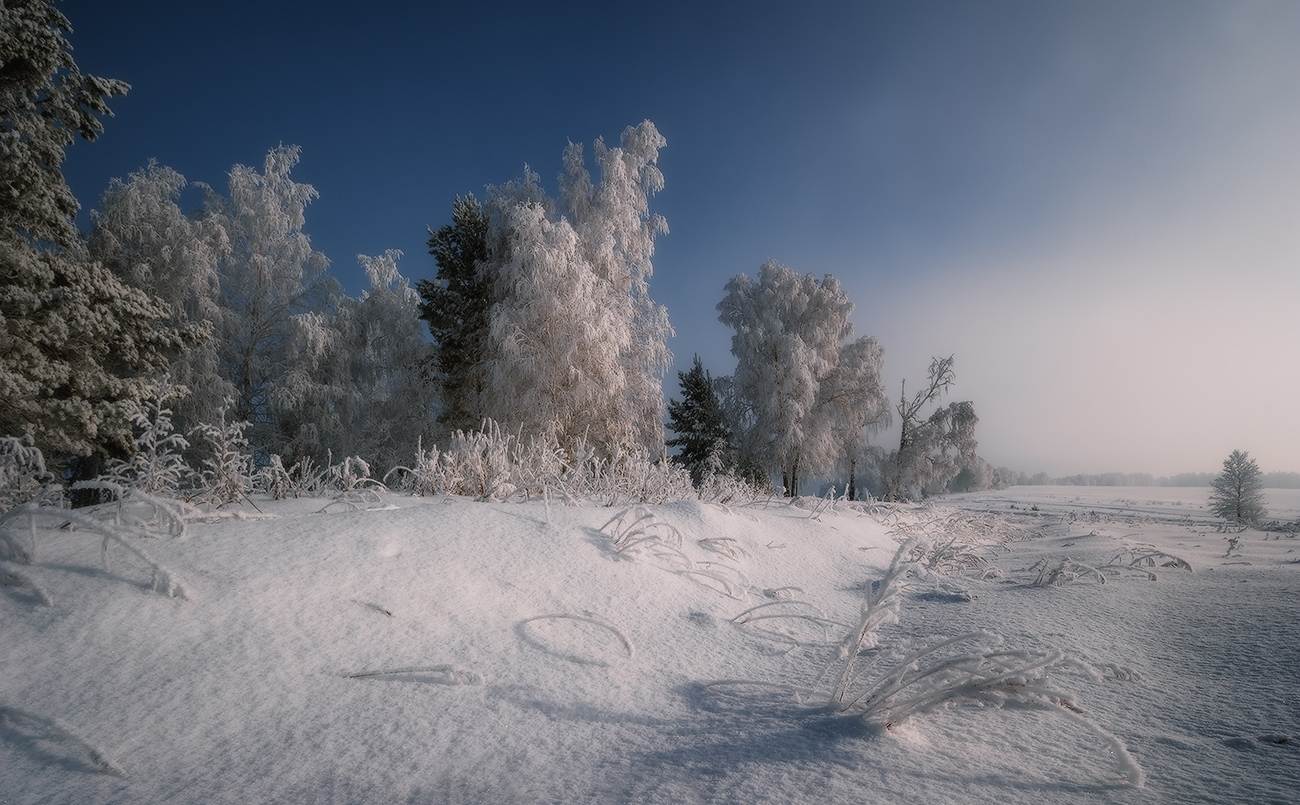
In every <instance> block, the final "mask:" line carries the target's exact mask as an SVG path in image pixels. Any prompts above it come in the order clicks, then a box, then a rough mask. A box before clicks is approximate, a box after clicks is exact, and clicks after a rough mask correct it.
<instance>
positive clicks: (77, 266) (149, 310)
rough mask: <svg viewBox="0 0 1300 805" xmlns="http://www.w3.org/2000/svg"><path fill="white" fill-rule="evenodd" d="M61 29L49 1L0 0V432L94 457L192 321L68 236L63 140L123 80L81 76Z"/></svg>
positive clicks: (104, 450) (123, 442)
mask: <svg viewBox="0 0 1300 805" xmlns="http://www.w3.org/2000/svg"><path fill="white" fill-rule="evenodd" d="M70 31H71V26H70V25H69V23H68V20H67V18H66V17H64V16H63V15H62V14H61V13H60V12H59V11H58V10H56V9H55V8H54V6H53V4H52V3H49V2H42V0H5V2H4V4H3V5H0V197H2V198H3V199H4V202H3V203H2V204H0V433H7V434H28V435H30V436H32V437H33V438H34V439H35V442H36V445H37V446H38V447H39V448H41V449H43V450H45V451H47V453H49V454H51V455H52V456H64V457H68V456H89V455H91V454H92V453H94V454H96V455H97V456H98V459H96V461H95V462H93V463H98V462H99V461H101V460H102V459H103V458H104V457H105V456H106V455H112V454H114V453H117V454H120V453H123V452H126V451H128V450H129V448H130V445H131V425H130V422H129V420H128V412H129V411H130V410H132V408H133V406H134V404H135V402H137V401H139V400H141V399H143V398H144V396H145V395H146V394H147V390H148V388H149V387H150V385H151V382H152V378H153V377H155V376H156V375H157V374H159V373H161V372H162V371H164V370H165V369H166V368H167V366H168V363H169V362H170V359H171V357H172V356H174V355H176V354H179V352H180V351H182V350H184V349H185V348H186V347H187V346H189V345H190V344H191V343H192V342H193V335H194V333H193V332H192V331H191V330H190V329H189V328H188V327H181V328H176V327H169V326H168V323H169V320H170V318H171V316H170V311H169V308H168V306H167V305H166V303H164V302H163V301H162V300H160V299H158V298H157V297H156V296H153V295H152V294H149V293H147V292H145V291H142V290H140V289H136V288H130V287H127V286H126V285H124V284H123V283H122V282H121V281H120V280H119V279H118V278H117V277H116V276H115V275H114V274H113V273H112V272H111V271H109V270H107V269H106V268H105V267H104V266H103V265H101V264H99V263H96V262H93V261H91V260H90V259H88V258H87V256H86V254H85V251H84V249H83V248H82V245H81V244H80V242H79V240H78V235H77V230H76V226H75V223H74V220H73V216H75V214H76V212H77V208H78V205H77V200H76V199H75V198H74V197H73V195H72V192H71V190H69V188H68V186H67V183H66V182H65V181H64V179H63V173H62V164H63V158H64V150H65V149H66V148H67V147H68V146H69V145H71V144H72V143H73V141H74V140H75V139H76V138H77V137H80V138H82V139H85V140H94V139H95V138H96V137H97V136H98V135H99V133H100V131H101V130H102V124H101V122H100V117H101V116H103V115H107V114H110V112H109V109H108V105H107V101H108V99H109V98H111V97H113V96H115V95H121V94H123V93H125V92H126V90H127V88H128V87H127V85H126V84H124V83H122V82H121V81H113V80H109V79H103V78H97V77H95V76H88V75H83V74H82V73H81V71H80V70H79V69H78V67H77V65H76V63H75V62H74V61H73V59H72V47H71V45H70V44H69V43H68V40H67V34H68V33H69V32H70Z"/></svg>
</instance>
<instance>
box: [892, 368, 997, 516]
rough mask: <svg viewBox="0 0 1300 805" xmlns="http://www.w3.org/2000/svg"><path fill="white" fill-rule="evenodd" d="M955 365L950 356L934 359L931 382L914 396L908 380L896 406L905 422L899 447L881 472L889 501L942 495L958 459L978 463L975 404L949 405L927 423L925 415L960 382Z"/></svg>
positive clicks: (956, 467) (956, 403) (932, 415)
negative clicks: (936, 493)
mask: <svg viewBox="0 0 1300 805" xmlns="http://www.w3.org/2000/svg"><path fill="white" fill-rule="evenodd" d="M952 367H953V356H951V355H949V356H948V357H947V358H935V359H934V360H932V361H931V362H930V370H929V382H928V383H927V385H926V387H925V388H924V389H922V390H921V391H918V392H917V393H916V394H915V395H913V396H912V397H910V398H909V397H908V396H907V382H906V381H904V383H903V389H902V393H901V394H900V396H899V401H898V405H897V407H896V408H895V410H896V411H897V412H898V417H899V420H900V421H901V423H902V429H901V431H900V435H899V441H898V449H897V450H895V451H893V452H891V453H890V454H889V455H888V456H886V457H885V459H884V461H883V462H882V467H881V473H880V474H881V486H882V489H881V497H883V498H884V499H885V500H890V501H894V500H915V499H917V498H919V497H921V496H922V495H923V494H928V493H930V492H935V491H942V489H943V488H944V486H945V485H946V484H947V483H948V481H949V480H950V479H951V478H952V477H953V476H955V475H957V473H958V472H959V471H960V469H959V466H958V462H957V456H961V457H962V458H963V459H965V460H966V461H968V462H970V461H974V459H975V448H976V447H977V446H978V444H977V442H976V441H975V425H976V424H977V423H978V422H979V417H977V416H976V415H975V407H974V406H973V405H972V404H971V403H970V402H965V401H963V402H954V403H950V404H949V405H947V406H945V407H942V408H936V409H935V410H934V411H933V412H932V413H931V414H930V416H929V417H928V418H926V419H922V415H923V414H922V412H923V411H924V410H925V409H926V408H928V407H929V406H931V405H934V404H937V403H938V402H939V400H940V399H941V398H942V397H943V395H944V394H945V393H946V392H947V391H948V389H949V388H950V387H951V386H952V384H953V383H954V382H955V381H956V374H955V373H954V371H953V368H952Z"/></svg>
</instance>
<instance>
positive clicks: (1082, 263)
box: [61, 0, 1300, 475]
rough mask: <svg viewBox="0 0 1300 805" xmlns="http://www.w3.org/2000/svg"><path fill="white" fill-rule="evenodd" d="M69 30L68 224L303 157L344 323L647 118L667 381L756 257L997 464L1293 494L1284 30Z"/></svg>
mask: <svg viewBox="0 0 1300 805" xmlns="http://www.w3.org/2000/svg"><path fill="white" fill-rule="evenodd" d="M61 8H62V10H63V11H64V13H65V14H67V15H68V17H69V18H70V20H71V21H72V24H73V28H74V29H75V34H74V35H73V37H72V41H73V44H74V46H75V57H76V59H77V62H78V64H79V65H80V67H81V68H82V69H83V71H85V72H88V73H91V74H96V75H103V76H107V77H112V78H120V79H123V80H125V81H128V82H129V83H131V84H132V85H133V89H132V91H131V93H130V94H129V95H128V96H127V97H125V98H122V99H118V100H117V101H116V102H115V103H114V104H113V108H114V110H115V112H116V117H115V118H114V119H111V120H109V121H107V124H106V131H105V134H104V136H103V137H102V138H101V139H100V140H99V141H98V142H96V143H93V144H85V143H80V144H78V145H76V146H75V147H74V148H73V149H72V150H71V152H70V156H69V159H68V162H67V164H66V173H67V176H68V179H69V183H70V184H71V185H72V187H73V190H74V191H75V192H76V194H77V196H78V198H80V199H81V201H82V204H83V206H84V207H85V208H87V209H89V208H91V207H93V206H95V205H96V200H97V198H98V195H99V193H100V192H102V191H103V189H104V188H105V187H106V186H107V184H108V182H109V180H110V179H111V178H113V177H122V178H125V176H126V175H127V174H128V173H130V172H132V171H135V170H138V169H139V168H140V167H142V166H143V165H144V164H145V163H146V162H147V160H148V159H149V158H151V157H153V158H157V159H158V161H159V162H161V163H162V164H164V165H168V166H170V167H172V168H175V169H176V170H178V171H180V172H181V173H182V174H184V175H185V176H186V177H187V178H189V179H190V180H191V181H203V182H207V183H210V184H212V185H214V186H216V187H218V188H223V189H224V183H225V173H226V171H227V170H229V168H230V166H231V165H232V164H235V163H243V164H249V165H257V166H260V165H261V160H262V157H263V156H264V155H265V153H266V151H267V150H268V149H270V148H272V147H274V146H275V145H277V144H279V143H282V142H283V143H297V144H298V145H301V146H302V148H303V154H302V161H301V163H300V164H299V166H298V168H297V169H296V170H295V174H294V175H295V178H297V179H298V180H299V181H304V182H308V183H310V184H312V185H314V186H315V187H316V189H317V191H319V193H320V199H319V200H318V201H316V202H315V203H314V204H313V205H312V206H311V207H310V208H309V209H308V213H307V226H306V229H307V232H308V234H309V235H310V236H311V238H312V242H313V244H314V245H315V247H316V248H317V249H319V250H321V251H323V252H324V253H325V254H326V255H327V256H329V258H330V259H331V260H332V263H333V271H334V273H335V274H336V275H337V276H339V277H340V279H342V280H343V281H344V283H345V284H346V285H348V287H349V288H351V289H353V290H354V291H355V290H357V289H359V288H360V286H361V283H362V273H361V272H360V270H359V269H358V268H357V267H356V265H357V264H356V259H355V255H356V254H357V253H365V254H378V253H380V252H382V251H383V250H384V249H389V248H398V249H401V250H402V251H403V252H405V257H404V259H403V260H402V261H401V263H400V264H399V265H400V268H401V269H402V271H403V273H405V274H406V275H408V276H411V277H415V278H418V277H431V276H432V275H433V273H434V265H433V262H432V258H430V257H429V256H428V254H427V253H426V247H425V240H426V238H427V235H426V233H425V227H426V226H432V227H433V228H435V229H436V228H437V227H439V226H441V225H443V224H444V223H447V222H448V221H449V219H450V210H451V201H452V199H453V197H454V196H456V195H457V194H465V193H469V192H473V193H475V194H477V195H479V196H480V197H481V196H482V193H483V188H484V186H485V185H488V184H500V183H502V182H505V181H508V180H510V179H512V178H515V177H517V176H519V175H520V174H521V173H522V171H523V166H524V164H525V163H527V164H528V165H530V166H531V167H532V168H533V169H534V170H536V171H537V172H538V173H540V174H541V175H542V177H543V179H544V180H545V181H546V182H547V183H548V186H549V187H550V189H551V190H552V192H554V191H555V182H554V177H555V175H556V174H557V173H558V171H559V170H560V155H561V152H562V151H563V149H564V147H565V144H566V143H567V142H568V141H570V140H572V141H574V142H581V143H584V144H587V145H588V146H589V145H590V143H591V142H592V140H594V139H595V138H596V137H597V136H603V137H604V138H605V139H606V141H607V142H611V143H616V142H617V140H618V136H619V134H620V132H621V131H622V130H623V128H624V127H625V126H628V125H632V124H636V123H638V122H640V121H641V120H644V119H647V118H648V119H650V120H653V121H654V122H655V124H656V126H657V127H658V128H659V130H660V132H661V133H662V134H663V135H664V136H665V137H666V138H667V140H668V146H667V148H666V149H665V150H664V151H662V152H661V155H660V161H659V164H660V167H661V169H662V170H663V172H664V175H665V180H666V187H665V189H664V191H663V192H662V193H661V194H659V195H658V196H657V197H656V198H655V199H654V200H653V202H652V207H653V209H654V210H656V211H657V212H659V213H661V214H663V215H664V216H665V217H666V218H667V219H668V223H669V227H670V228H671V233H670V234H669V235H667V236H664V237H662V238H660V240H659V241H658V250H657V252H656V255H655V261H654V263H655V274H654V278H653V283H652V293H653V295H654V296H655V298H656V299H657V300H658V301H660V302H662V303H663V304H665V305H667V307H668V310H669V315H670V317H671V319H672V322H673V325H674V326H675V327H676V329H677V337H676V338H675V339H673V341H672V342H671V343H670V346H671V348H672V349H673V351H674V353H675V354H676V356H677V364H678V367H679V368H682V367H686V366H689V363H690V360H691V356H692V354H694V353H699V355H700V356H701V358H702V359H703V361H704V363H705V366H706V368H708V369H710V370H711V371H712V372H713V373H714V374H726V373H729V372H730V371H731V370H732V368H733V367H734V360H733V359H732V358H731V355H730V352H729V349H730V341H729V331H728V330H727V329H725V328H724V327H723V326H722V325H721V324H720V323H718V321H717V314H716V311H715V310H714V306H715V305H716V304H717V302H718V301H719V300H720V299H721V297H722V287H723V285H724V283H725V282H726V280H727V279H728V278H729V277H731V276H733V275H735V274H738V273H741V272H748V273H751V274H753V273H756V272H757V270H758V267H759V265H760V264H761V263H762V262H763V261H764V260H767V259H769V258H770V259H775V260H778V261H780V262H782V263H785V264H787V265H789V266H792V267H793V268H795V269H797V270H798V271H800V272H803V273H813V274H817V275H819V276H820V275H821V274H824V273H832V274H834V275H835V276H837V277H839V278H840V280H841V281H842V282H843V284H844V285H845V287H846V288H847V289H848V291H849V293H850V295H851V297H852V299H853V300H854V302H855V303H856V304H857V310H856V312H855V314H854V322H855V324H856V327H857V333H858V334H868V335H874V336H875V337H876V338H877V339H878V340H879V341H880V342H881V344H882V345H883V346H884V348H885V363H886V367H885V368H886V379H887V382H888V384H889V391H890V395H891V396H892V397H897V395H898V390H899V384H900V383H901V381H902V380H903V378H905V377H906V378H908V379H909V384H910V385H912V386H915V385H916V384H918V383H919V382H921V380H923V379H924V375H925V369H926V367H927V365H928V363H929V359H930V356H932V355H947V354H949V353H955V354H956V356H957V362H956V368H957V379H958V383H957V386H956V390H955V391H956V394H955V396H956V398H959V399H971V400H973V401H974V403H975V407H976V411H977V413H978V414H979V416H980V425H979V428H978V434H977V435H978V436H979V440H980V453H981V454H982V455H983V456H984V457H985V458H986V459H988V460H989V461H991V462H993V463H994V464H998V465H1007V466H1011V467H1013V468H1016V469H1021V470H1025V471H1027V472H1035V471H1037V470H1046V471H1047V472H1049V473H1051V474H1054V475H1055V474H1064V473H1075V472H1103V471H1113V470H1118V471H1127V472H1139V471H1141V472H1152V473H1156V474H1172V473H1177V472H1183V471H1211V470H1217V469H1218V468H1219V467H1220V464H1221V462H1222V460H1223V458H1225V457H1226V456H1227V454H1228V453H1229V452H1230V451H1231V450H1233V449H1243V450H1248V451H1250V453H1251V455H1252V456H1254V457H1255V458H1257V459H1258V461H1259V464H1260V466H1261V468H1262V469H1264V470H1266V471H1267V470H1292V471H1295V470H1300V3H1295V2H1290V0H1284V1H1283V2H1251V1H1250V0H1232V1H1231V2H1227V1H1225V2H1212V3H1198V2H1190V1H1189V0H1174V1H1173V2H1137V3H1135V2H1130V1H1129V0H1124V1H1123V2H1113V3H1112V2H1103V1H1102V0H1088V1H1087V2H1077V3H1070V2H1051V3H1043V2H1040V0H1028V1H1027V2H978V3H977V2H944V3H926V2H909V3H899V2H887V3H869V2H800V3H793V2H792V3H763V2H736V3H725V2H687V3H673V2H668V3H657V4H618V3H608V2H599V3H597V2H591V3H569V4H561V3H534V2H520V3H490V2H476V3H465V2H458V3H438V2H384V1H383V0H378V1H376V2H369V3H365V4H356V3H347V4H342V3H339V4H335V3H329V2H319V1H317V2H307V1H304V2H275V0H260V1H259V2H244V0H223V2H219V3H178V2H175V1H174V0H157V1H156V2H139V1H136V2H133V1H132V0H120V1H119V2H112V3H106V2H103V0H70V1H69V2H63V3H61ZM588 153H590V149H589V148H588ZM666 385H667V386H668V391H669V393H670V394H674V393H675V392H676V391H677V384H676V377H675V374H674V375H671V376H670V378H669V381H668V383H667V384H666Z"/></svg>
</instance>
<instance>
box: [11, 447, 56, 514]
mask: <svg viewBox="0 0 1300 805" xmlns="http://www.w3.org/2000/svg"><path fill="white" fill-rule="evenodd" d="M53 481H54V475H53V474H52V473H50V472H49V471H47V470H46V469H45V456H44V455H43V454H42V453H41V450H40V448H39V447H36V446H35V444H34V443H33V440H32V437H31V436H30V435H26V436H3V437H0V512H4V511H7V510H8V509H11V508H13V507H14V506H17V505H18V504H19V503H25V502H27V501H29V500H31V499H32V498H34V497H36V496H37V495H38V494H39V493H40V492H41V490H42V489H43V488H45V487H46V486H48V485H49V484H50V483H52V482H53Z"/></svg>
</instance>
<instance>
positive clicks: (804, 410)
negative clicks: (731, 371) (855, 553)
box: [718, 260, 888, 495]
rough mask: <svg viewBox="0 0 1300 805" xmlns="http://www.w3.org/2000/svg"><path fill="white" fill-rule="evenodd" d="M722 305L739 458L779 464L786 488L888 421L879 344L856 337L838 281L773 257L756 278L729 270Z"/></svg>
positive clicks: (856, 448)
mask: <svg viewBox="0 0 1300 805" xmlns="http://www.w3.org/2000/svg"><path fill="white" fill-rule="evenodd" d="M726 291H727V293H726V296H725V297H724V298H723V300H722V301H721V302H720V303H719V304H718V312H719V314H720V315H719V319H720V320H721V321H722V322H723V323H724V324H726V325H727V326H729V327H731V329H732V330H733V331H734V333H733V335H732V337H731V352H732V354H733V355H735V356H736V360H737V365H736V373H735V376H734V377H733V379H732V382H731V384H730V393H731V395H732V400H731V401H730V407H731V408H732V411H733V416H735V417H737V418H738V420H739V421H738V422H736V423H734V425H735V426H737V430H738V431H739V438H740V449H741V453H742V463H743V462H745V461H746V460H748V461H752V462H755V463H757V464H758V465H759V466H762V467H764V468H766V469H769V470H772V469H776V470H779V471H780V473H781V478H782V482H783V484H784V485H785V488H786V491H787V493H788V494H791V495H795V494H798V489H799V486H798V485H799V476H800V475H801V474H803V473H821V472H828V471H830V470H832V469H833V468H834V466H835V464H836V462H837V461H838V460H839V459H840V458H841V457H842V456H846V455H849V454H850V453H851V454H852V455H854V456H855V457H856V455H857V454H859V453H860V452H861V450H862V448H863V445H864V444H865V434H866V432H867V431H868V430H869V429H871V428H874V427H878V426H880V425H882V424H884V423H885V422H887V421H888V410H887V409H886V407H885V398H884V393H883V391H882V389H881V384H880V367H881V363H882V361H883V351H882V350H881V348H880V346H879V345H878V344H877V343H876V341H875V339H873V338H869V337H863V338H859V339H858V340H856V341H853V342H849V343H845V339H847V338H849V337H850V336H852V334H853V325H852V324H851V323H850V322H849V314H850V313H852V311H853V303H852V302H850V301H849V298H848V295H847V294H846V293H845V292H844V291H843V290H842V289H841V288H840V284H839V281H838V280H836V279H835V277H833V276H831V275H830V274H827V275H826V276H825V277H824V278H823V279H822V280H820V281H819V280H817V278H816V277H814V276H813V275H811V274H806V275H800V274H798V273H797V272H795V271H794V270H793V269H791V268H789V267H788V266H784V265H781V264H780V263H777V262H776V261H772V260H769V261H768V262H766V263H764V264H763V266H762V268H761V269H760V270H759V275H758V279H757V280H755V279H754V278H753V277H751V276H749V275H748V274H740V275H737V276H735V277H733V278H732V279H731V280H730V281H729V282H728V283H727V286H726Z"/></svg>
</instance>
